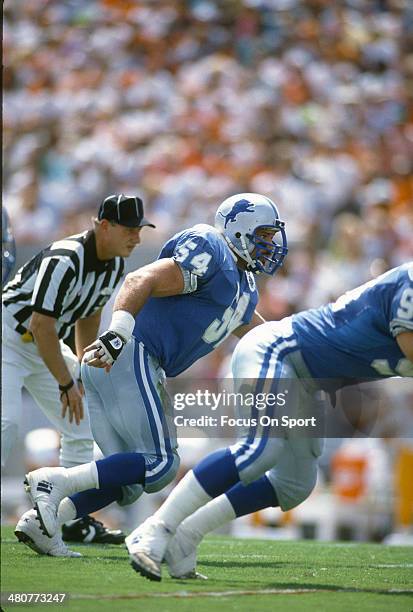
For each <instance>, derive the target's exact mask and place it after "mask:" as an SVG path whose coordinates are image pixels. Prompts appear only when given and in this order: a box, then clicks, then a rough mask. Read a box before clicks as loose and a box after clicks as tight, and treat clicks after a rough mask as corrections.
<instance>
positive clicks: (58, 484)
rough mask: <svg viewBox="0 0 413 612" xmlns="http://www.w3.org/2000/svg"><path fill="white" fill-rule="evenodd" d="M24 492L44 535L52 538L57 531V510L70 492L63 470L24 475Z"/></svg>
mask: <svg viewBox="0 0 413 612" xmlns="http://www.w3.org/2000/svg"><path fill="white" fill-rule="evenodd" d="M24 485H25V489H26V492H27V493H28V494H29V495H30V499H31V500H32V503H33V506H34V508H35V510H36V511H37V516H38V517H39V521H40V525H41V527H42V529H43V530H44V533H45V534H46V535H47V536H49V538H52V537H53V536H54V535H55V533H56V532H57V530H58V527H59V526H58V522H57V510H58V508H59V504H60V502H61V501H62V499H63V498H65V497H67V496H68V495H70V493H71V491H70V488H69V483H68V480H67V476H66V469H65V468H58V467H56V468H40V469H39V470H34V472H29V473H28V474H26V477H25V479H24Z"/></svg>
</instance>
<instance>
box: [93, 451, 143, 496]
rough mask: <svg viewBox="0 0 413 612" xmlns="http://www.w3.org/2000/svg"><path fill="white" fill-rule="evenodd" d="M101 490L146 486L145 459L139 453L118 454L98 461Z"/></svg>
mask: <svg viewBox="0 0 413 612" xmlns="http://www.w3.org/2000/svg"><path fill="white" fill-rule="evenodd" d="M96 467H97V470H98V476H99V489H108V488H112V487H119V486H122V485H130V484H145V459H144V457H143V455H140V454H139V453H116V455H110V457H105V459H100V460H99V461H96Z"/></svg>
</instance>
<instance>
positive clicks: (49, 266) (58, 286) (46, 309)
mask: <svg viewBox="0 0 413 612" xmlns="http://www.w3.org/2000/svg"><path fill="white" fill-rule="evenodd" d="M50 253H51V252H50V251H49V252H48V254H47V255H46V256H45V257H44V258H43V259H42V261H41V264H40V267H39V271H38V273H37V277H36V282H35V285H34V288H33V295H32V301H31V306H32V309H33V311H34V312H39V313H41V314H45V315H48V316H50V317H53V318H55V319H58V318H59V317H60V315H61V314H62V311H63V306H64V302H65V298H66V296H67V294H68V293H69V291H70V290H71V288H72V287H73V285H74V283H75V282H76V269H75V266H74V264H73V261H72V258H70V257H68V256H64V255H63V256H58V255H54V256H50Z"/></svg>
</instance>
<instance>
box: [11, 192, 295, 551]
mask: <svg viewBox="0 0 413 612" xmlns="http://www.w3.org/2000/svg"><path fill="white" fill-rule="evenodd" d="M277 240H278V242H277ZM286 253H287V241H286V234H285V229H284V223H283V221H281V220H280V218H279V213H278V210H277V208H276V206H275V204H274V203H273V202H272V201H271V200H270V199H269V198H267V197H265V196H262V195H259V194H254V193H242V194H238V195H235V196H232V197H230V198H227V199H226V200H225V201H224V202H223V203H222V204H221V205H220V206H219V208H218V210H217V213H216V223H215V227H212V226H209V225H205V224H199V225H195V226H194V227H191V228H189V229H186V230H184V231H182V232H179V233H178V234H176V235H175V236H173V237H172V238H171V239H170V240H168V241H167V243H166V244H165V245H164V247H163V248H162V250H161V253H160V256H159V259H158V260H157V261H156V262H154V263H152V264H149V265H148V266H145V267H143V268H141V269H138V270H136V271H135V272H132V273H130V274H128V275H127V276H126V279H125V282H124V283H123V286H122V287H121V290H120V291H119V294H118V296H117V298H116V302H115V305H114V312H113V317H112V321H111V324H110V326H109V330H108V331H107V332H105V333H103V334H102V335H101V336H99V338H98V340H97V341H96V342H94V343H93V344H92V345H91V346H89V347H88V350H87V353H86V355H85V360H86V361H87V365H86V364H85V363H84V364H83V365H82V381H83V384H84V387H85V391H86V396H87V401H88V409H89V414H90V420H91V427H92V432H93V437H94V439H95V440H96V442H97V444H98V446H99V448H100V449H101V450H102V452H103V454H104V455H105V458H104V459H102V460H100V461H97V462H91V463H88V464H85V465H83V466H80V467H79V466H76V467H74V468H69V469H65V468H44V469H40V470H36V471H34V472H31V473H29V474H28V475H27V483H26V486H27V489H28V490H29V491H30V494H31V497H32V500H33V503H34V504H35V505H36V508H37V511H38V518H39V520H40V522H41V526H42V529H43V531H44V532H45V534H46V535H47V536H49V537H53V536H54V534H55V533H56V531H57V529H58V526H59V525H60V524H61V523H64V522H67V521H70V520H74V519H75V518H80V517H82V516H84V515H86V514H89V512H92V511H96V510H98V509H100V508H103V507H105V506H107V505H108V504H109V503H111V502H113V501H117V502H118V503H120V504H121V505H124V504H130V503H132V502H134V501H135V500H136V499H137V498H138V497H139V496H140V495H141V494H142V492H143V491H146V492H149V493H150V492H154V491H159V490H160V489H162V488H163V487H165V486H166V485H167V484H168V483H169V482H171V480H173V478H174V477H175V475H176V472H177V469H178V465H179V457H178V454H177V450H176V449H177V442H176V432H175V428H174V426H173V423H172V422H171V420H170V419H169V416H170V400H169V398H168V395H167V393H166V390H165V388H164V378H165V376H177V375H178V374H180V373H181V372H183V371H184V370H186V369H187V368H188V367H189V366H190V365H192V364H193V363H194V362H195V361H196V360H197V359H199V358H200V357H202V356H204V355H206V354H208V353H209V352H211V351H212V350H213V349H214V348H215V347H216V346H218V345H219V344H221V343H222V342H223V341H224V340H225V338H227V336H228V335H229V334H231V333H234V334H235V335H237V336H238V337H241V336H242V335H244V334H245V333H246V332H247V331H249V330H250V329H251V328H252V327H254V326H256V325H259V324H261V323H262V322H263V319H262V317H260V315H259V314H258V313H257V312H256V311H255V307H256V304H257V301H258V294H257V289H256V285H255V280H254V274H257V273H261V272H263V273H267V274H270V275H272V274H274V273H275V272H276V270H277V269H278V268H279V267H280V266H281V264H282V262H283V260H284V257H285V256H286ZM90 366H94V367H90ZM105 370H106V371H105ZM59 504H60V505H59ZM23 528H24V525H23V523H22V521H20V522H19V524H18V526H17V528H16V535H17V537H20V533H21V532H22V530H23ZM26 531H27V530H26ZM26 536H27V534H26ZM29 537H30V539H31V541H32V542H33V541H35V542H34V544H35V546H36V548H37V549H39V548H41V546H42V537H46V536H43V534H41V532H40V530H39V529H37V530H36V531H35V530H33V532H31V533H30V534H29ZM21 539H23V537H21ZM25 542H26V543H28V544H29V545H30V541H27V540H26V538H25ZM45 542H46V541H45ZM46 543H47V542H46Z"/></svg>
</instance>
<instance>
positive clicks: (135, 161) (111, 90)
mask: <svg viewBox="0 0 413 612" xmlns="http://www.w3.org/2000/svg"><path fill="white" fill-rule="evenodd" d="M412 31H413V3H412V2H411V1H410V0H341V1H339V2H329V1H328V0H88V2H84V0H65V2H54V1H53V0H5V3H4V31H3V45H4V64H5V71H4V83H3V86H4V125H3V141H4V166H3V177H4V187H3V189H4V193H3V202H4V204H5V206H6V207H7V210H8V212H9V214H10V217H11V222H12V226H13V230H14V234H15V237H16V241H17V246H18V247H19V245H26V246H27V245H33V250H35V248H36V246H37V245H38V244H39V243H42V244H45V243H46V242H49V241H51V240H54V239H56V238H58V237H62V236H64V235H68V234H71V233H76V232H79V231H82V230H84V229H86V228H87V227H89V226H90V217H91V216H92V215H94V214H95V213H96V210H97V205H98V203H99V202H100V200H101V199H102V198H103V197H105V196H107V195H108V194H110V193H116V192H117V193H120V192H124V193H130V194H139V195H141V196H142V197H143V199H144V202H145V206H146V210H147V213H148V217H149V218H150V219H151V220H154V222H155V223H156V225H157V230H156V232H155V233H154V234H153V235H154V236H155V235H156V240H157V241H158V242H159V245H160V244H161V242H162V241H163V240H164V239H165V238H166V237H167V236H168V235H170V234H171V233H173V232H174V231H178V230H180V229H183V228H184V227H185V226H189V225H191V224H193V223H196V222H201V221H207V222H210V223H211V222H213V215H214V212H215V209H216V207H217V206H218V205H219V203H220V202H221V201H222V200H223V199H225V198H226V197H227V196H229V195H232V194H234V193H237V192H244V191H256V192H261V193H264V194H265V195H267V196H269V197H271V198H272V199H274V201H276V202H277V204H278V205H279V208H280V211H281V216H282V218H283V219H284V220H285V221H286V223H287V235H288V239H289V246H290V253H289V255H288V257H287V260H286V264H285V267H284V268H283V270H282V271H281V273H277V275H276V277H275V278H274V279H272V278H271V279H260V281H259V284H260V285H261V290H262V291H261V295H262V299H261V304H260V312H261V313H262V314H263V315H264V316H265V317H266V318H268V319H278V318H281V317H282V316H284V315H287V314H290V313H291V312H294V311H298V310H302V309H303V308H308V307H311V306H317V305H319V304H321V303H323V302H325V301H328V300H329V299H332V298H334V297H336V296H338V295H339V294H341V293H342V292H343V291H345V290H347V289H349V288H352V287H355V286H356V285H358V284H360V283H362V282H364V281H366V280H368V279H369V278H371V277H372V276H375V275H377V274H379V273H381V272H382V271H384V270H386V269H388V268H389V267H392V266H395V265H398V264H399V263H401V262H403V261H407V260H410V259H413V239H412V236H413V178H412V177H413V172H412V170H413V105H412V99H413V36H412ZM151 236H152V235H151ZM144 239H145V236H144ZM230 346H231V341H230V345H229V346H228V345H227V346H223V347H219V348H218V349H217V350H216V351H214V352H213V353H212V354H211V355H210V356H209V357H208V358H207V359H204V360H201V361H200V362H199V363H198V365H197V366H195V368H196V372H197V375H198V376H200V377H201V376H205V377H209V376H214V375H216V374H217V373H219V374H225V373H226V370H227V368H228V353H229V349H230ZM408 394H409V391H407V395H408ZM402 395H403V394H402ZM403 397H404V396H403ZM405 406H408V402H407V404H405ZM409 457H410V459H409V460H410V461H411V457H412V455H411V452H410V455H409ZM409 465H410V467H409V468H408V474H409V475H410V476H409V478H410V481H411V464H409ZM346 469H348V468H346ZM346 473H347V472H346ZM406 473H407V472H406ZM346 478H347V477H346ZM386 490H387V489H386ZM409 503H410V502H409ZM409 516H410V515H409ZM409 516H408V517H407V519H406V520H405V521H404V522H405V523H406V524H409V522H410V521H411V518H409ZM399 522H400V523H403V521H401V520H400V521H399Z"/></svg>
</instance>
